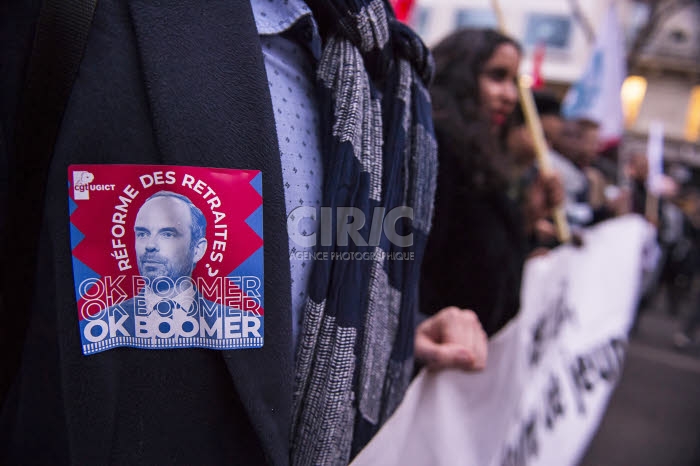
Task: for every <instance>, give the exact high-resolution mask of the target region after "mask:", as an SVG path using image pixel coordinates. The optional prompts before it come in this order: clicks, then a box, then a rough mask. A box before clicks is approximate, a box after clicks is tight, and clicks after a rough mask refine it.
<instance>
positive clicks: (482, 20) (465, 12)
mask: <svg viewBox="0 0 700 466" xmlns="http://www.w3.org/2000/svg"><path fill="white" fill-rule="evenodd" d="M497 26H498V22H497V20H496V15H495V14H494V13H493V11H492V10H491V9H488V8H459V9H457V11H456V14H455V27H457V28H463V27H490V28H495V27H497Z"/></svg>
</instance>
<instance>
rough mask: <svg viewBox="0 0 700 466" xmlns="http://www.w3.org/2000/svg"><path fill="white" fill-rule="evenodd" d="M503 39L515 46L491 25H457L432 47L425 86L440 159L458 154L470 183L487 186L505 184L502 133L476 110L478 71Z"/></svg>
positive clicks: (478, 186)
mask: <svg viewBox="0 0 700 466" xmlns="http://www.w3.org/2000/svg"><path fill="white" fill-rule="evenodd" d="M502 44H511V45H513V46H515V48H516V49H518V51H519V52H520V51H521V50H522V49H521V47H520V45H519V44H518V43H517V42H516V41H515V40H514V39H511V38H510V37H508V36H505V35H503V34H501V33H499V32H497V31H495V30H492V29H472V28H466V29H460V30H458V31H456V32H454V33H452V34H450V35H449V36H447V37H446V38H445V39H443V40H442V41H441V42H440V43H439V44H438V45H437V46H435V48H434V49H433V51H432V52H433V57H434V59H435V69H436V72H435V78H434V81H433V84H432V87H431V90H430V94H431V98H432V102H433V121H434V125H435V132H436V134H437V138H438V150H439V154H440V159H441V161H443V160H444V158H445V157H456V158H458V160H457V162H458V166H460V167H461V168H462V173H461V177H462V178H463V181H464V183H466V184H467V185H468V186H469V187H471V188H474V189H477V190H484V191H491V190H494V189H502V188H503V186H504V185H505V183H506V175H505V171H506V168H505V165H506V163H505V156H504V148H503V140H502V139H503V137H504V135H505V131H506V130H507V128H505V127H504V128H503V129H502V131H501V134H500V136H501V137H494V135H493V133H492V132H491V125H490V123H489V122H488V121H486V120H485V119H484V117H483V116H482V115H481V113H480V110H479V108H480V102H479V75H480V74H481V72H482V70H483V67H484V65H485V63H486V62H487V61H488V60H489V59H490V58H491V56H492V55H493V53H494V51H495V50H496V48H498V46H500V45H502Z"/></svg>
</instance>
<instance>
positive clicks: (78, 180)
mask: <svg viewBox="0 0 700 466" xmlns="http://www.w3.org/2000/svg"><path fill="white" fill-rule="evenodd" d="M93 181H95V175H93V174H92V173H90V172H86V171H83V170H76V171H74V172H73V199H74V200H76V201H80V200H85V199H90V191H114V185H113V184H93V183H92V182H93Z"/></svg>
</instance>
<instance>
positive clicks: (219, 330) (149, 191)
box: [68, 165, 264, 355]
mask: <svg viewBox="0 0 700 466" xmlns="http://www.w3.org/2000/svg"><path fill="white" fill-rule="evenodd" d="M68 202H69V205H70V238H71V250H72V252H73V277H74V280H75V294H76V301H77V307H78V308H77V312H78V321H79V324H80V325H79V330H80V338H81V341H82V351H83V354H85V355H90V354H94V353H98V352H101V351H105V350H109V349H112V348H116V347H120V346H130V347H135V348H149V349H168V348H187V347H200V348H211V349H217V350H230V349H240V348H259V347H261V346H262V345H263V330H264V312H263V307H264V303H263V295H264V293H263V230H262V173H261V172H259V171H257V170H232V169H224V168H203V167H182V166H166V165H71V166H70V167H68Z"/></svg>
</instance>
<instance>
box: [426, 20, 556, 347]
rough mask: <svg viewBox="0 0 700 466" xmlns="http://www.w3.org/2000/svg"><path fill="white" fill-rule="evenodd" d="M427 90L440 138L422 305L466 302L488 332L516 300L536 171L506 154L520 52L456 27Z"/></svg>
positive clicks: (432, 308) (483, 32)
mask: <svg viewBox="0 0 700 466" xmlns="http://www.w3.org/2000/svg"><path fill="white" fill-rule="evenodd" d="M433 54H434V57H435V63H436V76H435V79H434V82H433V86H432V88H431V97H432V101H433V121H434V125H435V133H436V136H437V142H438V160H439V173H438V186H437V194H436V200H435V216H434V220H433V229H432V231H431V234H430V238H429V240H428V246H427V249H426V252H425V257H424V262H423V268H422V278H421V311H422V312H423V313H425V314H433V313H435V312H436V311H437V310H439V309H442V308H444V307H445V306H456V307H459V308H462V309H473V310H474V312H476V314H477V316H478V318H479V320H480V321H481V324H482V326H483V328H484V330H485V331H486V333H487V334H488V335H492V334H494V333H495V332H496V331H498V330H499V329H500V328H501V327H503V326H504V325H505V324H506V323H507V322H508V320H510V319H511V318H512V317H513V316H514V315H515V314H516V313H517V311H518V308H519V307H520V282H521V278H522V270H523V264H524V262H525V259H526V257H527V254H528V235H529V234H530V233H531V231H529V230H530V228H531V227H530V226H529V225H532V224H533V223H534V222H533V219H531V218H529V217H531V216H532V212H535V211H536V210H537V209H533V208H532V207H533V205H532V204H539V205H542V202H543V201H542V200H543V198H544V199H546V198H547V197H548V196H547V193H546V192H545V191H546V190H544V191H543V190H533V189H532V187H533V186H540V185H541V183H538V182H534V183H533V181H534V180H535V178H536V176H537V174H536V171H535V170H534V168H533V169H532V170H523V169H522V161H519V160H516V158H515V157H511V156H509V155H508V153H507V151H506V135H507V132H508V127H509V120H510V118H511V114H512V113H513V110H514V109H515V107H516V104H517V102H518V92H517V84H516V79H517V73H518V67H519V64H520V59H521V55H522V51H521V48H520V46H519V45H518V43H517V42H516V41H514V40H513V39H511V38H509V37H507V36H505V35H503V34H500V33H498V32H496V31H493V30H489V29H463V30H459V31H457V32H455V33H453V34H451V35H450V36H448V37H447V38H445V39H444V40H443V41H442V42H440V43H439V44H438V45H437V46H436V47H435V48H434V50H433ZM529 162H530V163H529V167H530V168H532V161H529Z"/></svg>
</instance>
